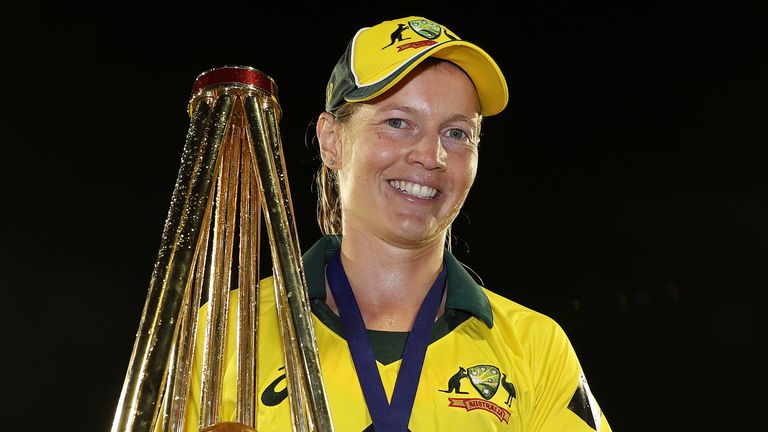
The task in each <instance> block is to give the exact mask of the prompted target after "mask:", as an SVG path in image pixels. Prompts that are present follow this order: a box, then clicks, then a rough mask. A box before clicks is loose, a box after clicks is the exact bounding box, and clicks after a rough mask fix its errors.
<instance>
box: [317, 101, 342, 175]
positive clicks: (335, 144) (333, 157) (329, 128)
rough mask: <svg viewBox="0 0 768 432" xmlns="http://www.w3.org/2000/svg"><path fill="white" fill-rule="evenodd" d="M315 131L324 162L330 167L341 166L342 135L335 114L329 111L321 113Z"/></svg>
mask: <svg viewBox="0 0 768 432" xmlns="http://www.w3.org/2000/svg"><path fill="white" fill-rule="evenodd" d="M315 133H316V134H317V141H318V143H319V144H320V157H321V158H322V159H323V163H324V164H325V165H326V166H327V167H328V168H330V169H339V168H341V139H340V138H341V137H340V136H339V131H338V130H337V128H336V118H335V117H334V116H333V114H331V113H329V112H323V113H322V114H320V116H319V117H318V119H317V126H316V127H315Z"/></svg>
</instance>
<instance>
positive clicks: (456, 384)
mask: <svg viewBox="0 0 768 432" xmlns="http://www.w3.org/2000/svg"><path fill="white" fill-rule="evenodd" d="M466 377H467V370H466V369H464V368H463V367H461V366H459V371H458V372H456V373H455V374H453V376H452V377H451V378H449V379H448V390H440V389H438V391H441V392H443V393H454V392H455V393H456V394H469V392H463V391H461V379H462V378H466Z"/></svg>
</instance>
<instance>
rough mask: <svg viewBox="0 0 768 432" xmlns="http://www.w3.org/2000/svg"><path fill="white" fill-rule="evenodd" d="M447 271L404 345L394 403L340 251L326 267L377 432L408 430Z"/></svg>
mask: <svg viewBox="0 0 768 432" xmlns="http://www.w3.org/2000/svg"><path fill="white" fill-rule="evenodd" d="M446 273H447V272H446V269H445V266H443V270H442V271H441V272H440V274H439V275H438V276H437V279H436V280H435V282H434V284H432V288H430V289H429V291H428V292H427V295H426V297H425V298H424V301H423V302H422V304H421V307H420V308H419V312H418V313H417V314H416V320H415V321H414V323H413V328H412V329H411V332H410V335H408V340H407V341H406V343H405V350H404V351H403V358H402V361H401V364H400V371H399V372H398V374H397V380H396V381H395V389H394V391H393V392H392V403H391V404H390V403H389V402H388V401H387V395H386V393H385V391H384V384H383V383H382V381H381V376H380V375H379V370H378V369H377V367H376V360H375V358H374V356H373V348H371V343H370V340H369V339H368V333H367V332H366V329H365V322H364V321H363V316H362V314H361V313H360V308H359V307H358V306H357V301H356V300H355V294H354V293H353V292H352V287H351V286H350V285H349V280H348V279H347V274H346V273H345V272H344V267H343V265H342V264H341V251H339V252H337V253H336V254H335V255H334V256H333V257H332V258H331V260H330V261H329V262H328V265H327V266H326V277H327V278H328V284H329V285H330V289H331V293H332V294H333V298H334V300H335V301H336V306H337V307H338V309H339V317H340V318H341V322H342V324H343V325H344V336H345V337H346V339H347V344H348V345H349V351H350V353H351V354H352V361H353V362H354V364H355V370H356V371H357V377H358V379H359V381H360V387H361V388H362V390H363V396H365V403H366V404H367V405H368V412H369V413H370V414H371V419H373V426H374V428H375V429H376V432H404V431H406V430H408V422H409V420H410V418H411V411H412V409H413V401H414V400H415V399H416V389H417V388H418V387H419V379H420V378H421V369H422V366H423V365H424V355H425V354H426V352H427V346H428V345H429V340H430V336H431V334H432V325H433V324H434V321H435V315H436V314H437V310H438V308H439V307H440V302H441V300H442V298H443V292H444V291H445V282H446Z"/></svg>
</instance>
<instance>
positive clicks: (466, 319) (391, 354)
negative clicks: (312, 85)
mask: <svg viewBox="0 0 768 432" xmlns="http://www.w3.org/2000/svg"><path fill="white" fill-rule="evenodd" d="M339 247H340V243H339V240H338V238H336V237H330V236H329V237H324V238H322V239H320V240H319V241H318V242H317V243H316V244H315V245H314V246H313V247H312V248H311V249H310V250H309V251H308V252H307V253H306V254H305V255H304V270H305V274H306V278H307V285H308V288H309V297H310V304H311V307H312V312H313V322H314V326H315V336H316V339H317V345H318V349H319V353H320V365H321V368H322V375H323V381H324V385H325V390H326V395H327V398H328V403H329V407H330V411H331V417H332V420H333V424H334V429H335V431H336V432H362V431H372V430H373V426H372V421H371V417H370V415H369V413H368V408H367V406H366V403H365V399H364V397H363V392H362V389H361V388H360V384H359V382H358V380H357V375H356V372H355V366H354V364H353V361H352V357H351V355H350V352H349V347H348V345H347V342H346V341H345V339H344V337H343V326H342V324H341V321H340V319H339V317H338V316H336V315H335V314H334V313H333V312H332V311H331V310H330V308H328V306H327V305H326V303H325V273H324V269H325V263H326V262H327V260H328V259H329V258H330V257H331V256H332V255H333V254H334V253H335V252H336V251H338V249H339ZM445 263H446V267H447V270H448V276H447V277H448V279H447V280H448V282H447V297H446V311H445V314H444V315H443V316H442V317H440V318H439V319H438V320H437V321H436V322H435V324H434V327H433V329H432V338H431V343H430V345H429V346H428V348H427V352H426V356H425V358H424V366H423V369H422V372H421V379H420V382H419V387H418V390H417V393H416V399H415V402H414V406H413V411H412V413H411V417H410V423H409V427H408V429H409V430H410V431H412V432H426V431H460V432H468V431H531V432H533V431H542V432H555V431H569V432H579V431H584V432H590V431H602V432H609V431H610V430H611V428H610V426H609V424H608V422H607V420H606V418H605V416H604V415H603V413H602V412H601V410H600V407H599V406H598V404H597V402H596V400H595V398H594V397H593V395H592V393H591V391H590V389H589V386H588V384H587V381H586V379H585V376H584V373H583V370H582V368H581V366H580V364H579V361H578V358H577V356H576V353H575V352H574V349H573V347H572V346H571V344H570V342H569V340H568V338H567V336H566V334H565V333H564V332H563V330H562V329H561V327H560V326H559V325H558V324H557V323H556V322H555V321H553V320H552V319H551V318H549V317H547V316H545V315H542V314H541V313H538V312H535V311H532V310H530V309H528V308H526V307H524V306H521V305H519V304H517V303H515V302H513V301H510V300H508V299H506V298H504V297H501V296H499V295H497V294H494V293H493V292H491V291H489V290H487V289H485V288H482V287H480V286H478V285H477V284H476V283H475V281H474V279H473V278H472V277H471V276H470V275H469V273H467V272H466V270H465V269H464V268H463V267H462V265H461V264H460V263H459V262H458V261H457V260H456V258H455V257H454V256H453V255H452V254H451V253H450V252H448V251H446V257H445ZM260 291H261V296H262V297H261V300H260V306H259V332H258V338H259V346H258V377H257V380H258V395H257V398H258V413H257V418H258V424H257V426H256V430H257V431H258V432H270V431H279V432H286V431H290V430H291V420H290V408H289V405H288V397H287V396H288V392H287V390H286V386H285V373H284V360H283V351H282V347H281V346H282V341H281V338H280V331H279V328H278V327H277V312H276V310H275V302H274V288H273V282H272V279H271V278H267V279H264V280H262V281H261V284H260ZM206 317H207V308H206V307H205V306H204V307H203V308H202V309H201V315H200V320H199V321H200V324H199V326H198V341H202V339H203V336H204V334H205V324H204V323H205V320H206ZM236 317H237V294H236V292H235V291H233V294H232V295H230V308H229V318H230V321H229V322H230V323H233V322H235V320H236ZM235 327H236V326H235V325H230V326H229V327H228V330H227V333H228V335H227V338H228V339H227V340H228V343H227V346H228V347H234V341H235V340H236V333H235V332H236V329H235ZM368 334H369V338H370V340H371V345H372V346H373V350H374V355H375V357H376V360H377V364H376V365H377V367H378V370H379V373H380V375H381V379H382V382H383V384H384V388H385V390H386V392H387V397H388V398H391V396H392V391H393V388H394V384H395V380H396V379H397V374H398V370H399V367H400V357H401V354H402V351H403V348H404V346H405V342H406V339H407V336H408V333H393V332H383V331H369V332H368ZM229 341H231V343H230V342H229ZM236 361H237V360H236V353H235V351H234V348H228V349H227V355H226V360H225V362H226V364H225V372H224V373H225V376H224V390H223V398H224V400H223V408H222V421H235V398H236V392H235V388H236V386H235V383H236V371H237V368H236ZM201 362H202V343H198V346H197V347H196V356H195V365H194V370H193V376H192V383H191V385H192V388H191V395H190V396H191V397H190V401H189V402H188V410H187V416H186V419H187V420H186V430H187V431H196V430H197V417H198V405H197V404H198V403H199V395H200V369H201Z"/></svg>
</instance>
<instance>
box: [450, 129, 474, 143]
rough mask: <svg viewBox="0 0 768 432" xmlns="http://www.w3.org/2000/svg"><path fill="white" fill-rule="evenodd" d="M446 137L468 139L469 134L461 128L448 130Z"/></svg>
mask: <svg viewBox="0 0 768 432" xmlns="http://www.w3.org/2000/svg"><path fill="white" fill-rule="evenodd" d="M448 137H450V138H451V139H454V140H459V141H460V140H466V139H469V136H468V135H467V133H466V132H464V131H463V130H461V129H450V130H448Z"/></svg>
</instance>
